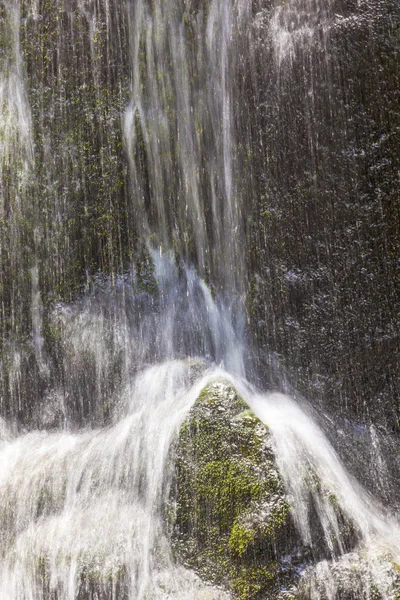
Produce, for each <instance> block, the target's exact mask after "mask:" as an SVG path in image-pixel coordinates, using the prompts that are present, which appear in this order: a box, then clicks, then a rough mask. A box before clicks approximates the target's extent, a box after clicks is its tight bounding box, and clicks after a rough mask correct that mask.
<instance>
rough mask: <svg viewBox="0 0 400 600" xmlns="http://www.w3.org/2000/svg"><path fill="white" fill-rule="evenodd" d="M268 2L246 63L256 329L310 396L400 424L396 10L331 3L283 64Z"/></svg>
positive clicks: (399, 14) (388, 4) (260, 10)
mask: <svg viewBox="0 0 400 600" xmlns="http://www.w3.org/2000/svg"><path fill="white" fill-rule="evenodd" d="M276 4H278V3H276ZM299 4H300V3H299ZM307 5H311V3H307V2H303V8H304V7H307ZM322 5H324V6H329V3H321V6H322ZM272 8H273V7H272V6H270V4H268V5H266V3H262V5H261V4H260V5H259V6H258V7H257V9H256V10H257V12H256V15H255V17H254V31H253V35H252V43H253V55H252V60H253V69H252V70H250V69H247V72H248V73H249V72H251V77H250V76H249V75H247V80H248V81H247V92H246V93H247V96H248V98H249V100H250V101H251V102H252V110H251V111H250V113H251V116H250V120H251V128H252V131H251V135H250V139H251V143H250V142H249V143H248V151H249V152H251V158H250V159H249V165H248V166H247V169H248V176H249V177H251V181H252V185H253V198H252V199H248V200H247V199H246V200H245V204H246V207H250V203H251V202H252V210H251V211H250V208H249V209H247V208H246V216H248V215H251V216H250V218H249V224H248V240H249V241H248V248H249V250H248V253H249V263H250V267H249V277H250V282H249V283H250V298H249V306H250V317H251V320H252V330H253V331H254V333H255V337H256V340H257V344H258V345H259V346H260V347H261V348H262V349H263V350H264V351H265V353H266V355H268V354H270V353H276V355H275V357H274V361H273V360H272V358H271V356H269V358H268V356H264V357H262V360H263V361H264V363H263V365H265V364H267V365H268V364H269V366H270V367H271V365H272V362H274V364H275V363H276V359H277V360H278V362H279V364H280V366H281V367H285V368H286V369H287V370H288V376H289V380H290V382H291V384H293V385H294V386H295V387H297V388H298V389H300V390H301V391H302V392H304V393H305V394H306V395H308V396H310V395H313V396H314V398H315V399H318V398H319V399H321V398H323V399H324V402H325V405H327V406H330V408H331V410H332V411H333V410H334V411H336V412H338V411H339V412H343V413H347V414H351V415H352V416H353V417H355V418H357V419H360V420H364V419H365V420H367V421H368V420H369V419H372V420H374V419H377V420H378V421H380V422H381V423H383V424H386V425H387V426H388V427H389V428H394V429H396V428H397V427H398V422H399V408H400V405H399V372H400V371H399V369H398V363H399V357H400V345H399V335H398V334H399V314H400V311H399V308H400V295H399V290H400V287H399V273H400V270H399V256H400V253H399V251H400V202H399V191H400V180H399V155H400V137H399V133H400V129H399V126H400V109H399V106H400V104H399V95H400V86H399V74H400V68H399V67H400V59H399V24H400V7H399V5H398V3H397V2H393V1H390V0H389V1H384V2H358V3H352V2H344V3H343V2H331V3H330V8H329V11H328V13H327V15H325V16H326V27H325V28H324V27H322V26H321V27H319V29H318V28H317V33H316V34H315V35H314V37H313V40H312V42H308V43H307V41H305V42H304V43H303V45H299V46H296V45H295V48H294V51H293V54H292V56H291V57H289V58H286V59H283V60H282V62H281V63H280V65H279V61H277V60H276V57H275V58H274V52H276V49H275V48H274V42H273V40H272V37H273V36H272V33H271V20H270V19H271V14H272V12H273V11H272ZM314 8H315V9H316V6H315V7H314ZM321 18H322V17H321ZM249 90H251V92H250V93H249ZM253 200H254V201H253Z"/></svg>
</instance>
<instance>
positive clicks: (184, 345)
mask: <svg viewBox="0 0 400 600" xmlns="http://www.w3.org/2000/svg"><path fill="white" fill-rule="evenodd" d="M100 4H102V3H100ZM104 4H105V7H103V8H104V13H105V14H106V15H109V11H110V7H109V5H108V3H107V2H105V3H104ZM189 4H190V3H189ZM194 4H195V3H194ZM199 4H201V3H199ZM326 5H327V6H328V7H329V5H330V4H329V3H326ZM7 6H8V7H9V9H10V12H9V14H10V15H11V16H10V22H9V25H8V26H7V27H8V32H9V35H10V37H11V38H12V45H11V47H12V52H11V55H10V56H11V58H10V60H9V62H8V63H7V64H6V66H5V67H4V73H3V75H2V79H1V82H0V107H1V108H2V110H3V111H5V113H4V114H5V118H3V120H2V126H3V123H4V124H5V125H4V127H5V130H4V131H5V133H4V134H3V131H2V130H1V131H0V133H2V134H3V135H2V137H1V138H0V143H2V144H3V150H4V152H3V156H5V158H4V159H2V162H1V164H0V176H1V177H3V170H4V168H9V160H10V155H13V156H15V155H17V154H18V158H19V163H21V164H23V165H25V167H26V169H28V166H27V165H29V169H31V168H32V164H33V161H34V156H33V155H34V148H33V146H32V138H31V117H30V110H29V106H28V104H27V99H26V93H25V91H24V83H23V67H22V58H21V54H20V50H19V46H18V39H19V37H18V36H19V34H18V32H17V29H18V27H17V23H18V22H19V13H18V4H17V3H16V2H12V3H10V4H7ZM316 6H319V3H316V2H305V1H304V2H303V1H302V2H288V3H286V4H285V5H283V4H282V5H279V6H278V5H277V6H276V9H275V12H274V14H273V17H272V25H273V26H272V31H273V32H275V38H274V42H275V49H276V57H277V60H278V62H279V63H280V64H282V63H283V61H284V60H285V59H286V58H287V57H291V58H292V57H293V53H294V52H295V50H294V48H295V44H296V43H298V42H299V41H300V42H302V41H304V39H307V40H308V41H309V40H310V39H311V38H312V35H314V33H313V32H314V30H315V28H316V27H317V22H318V24H319V26H321V27H322V28H323V27H325V25H326V23H327V20H328V16H329V10H326V11H322V13H321V12H318V11H316ZM76 10H77V11H78V13H79V11H81V13H82V14H85V18H87V14H88V13H87V7H86V5H85V4H84V3H78V4H77V7H76ZM79 14H80V13H79ZM310 14H313V15H314V17H315V19H314V21H315V22H314V21H313V20H312V19H311V20H310V18H309V16H310ZM321 14H322V16H321ZM126 15H127V22H128V31H129V36H130V40H129V43H130V65H131V71H132V80H131V91H130V99H129V102H128V106H127V107H126V109H125V111H124V116H123V129H124V142H125V147H126V153H127V156H128V162H129V178H130V187H131V191H132V198H134V214H135V216H136V220H137V224H138V225H137V226H138V229H139V235H140V236H141V237H142V238H143V239H145V240H146V244H147V252H148V254H149V255H150V262H151V265H152V267H153V268H154V272H152V273H151V281H150V284H151V285H150V287H151V286H152V289H151V290H150V291H149V289H144V286H143V285H142V283H141V281H140V277H139V274H138V273H136V272H135V269H134V267H132V268H131V270H130V271H129V272H128V273H125V275H123V276H115V277H106V276H104V278H102V277H101V276H98V278H97V279H96V278H94V283H93V285H92V291H91V293H89V291H88V292H87V294H86V295H82V297H81V298H80V299H78V300H76V301H75V302H73V303H69V304H67V303H60V304H59V305H57V306H56V307H55V308H54V310H53V311H52V313H51V317H50V328H53V330H54V331H55V332H56V333H55V335H57V336H58V337H59V338H60V339H61V342H60V353H59V356H58V359H59V362H60V363H62V368H63V374H64V380H63V381H56V383H55V384H54V386H53V388H52V390H51V394H48V396H49V397H48V398H47V400H48V405H49V407H50V409H51V407H52V406H53V408H54V406H56V409H55V410H57V411H58V413H59V415H58V417H57V419H58V420H57V421H54V422H53V421H51V419H52V418H53V417H52V416H51V415H50V417H49V419H50V420H49V427H48V429H49V431H47V430H46V429H44V430H43V431H32V432H28V433H27V432H21V431H19V432H18V431H15V429H14V428H13V427H11V426H9V425H8V424H7V422H6V421H4V420H2V421H0V542H1V543H0V600H3V599H4V600H50V599H54V598H56V599H57V600H74V599H80V600H86V599H88V598H98V597H101V598H107V599H109V598H110V599H111V598H113V599H115V600H118V599H119V600H121V599H125V598H127V599H128V598H129V599H132V600H142V599H143V600H144V599H146V600H150V599H154V600H156V599H157V600H162V599H165V600H167V599H169V598H174V599H177V600H180V599H182V600H183V599H186V598H194V599H198V600H202V599H204V600H205V599H206V598H212V599H215V600H218V599H221V600H224V599H225V598H228V594H227V593H225V592H224V591H221V590H219V589H217V588H215V587H212V586H209V585H207V584H205V583H204V582H202V581H201V580H200V579H199V578H198V577H197V576H196V575H195V574H193V573H192V572H190V571H189V570H188V569H185V568H183V567H180V566H178V565H176V564H175V563H174V560H173V557H172V554H171V549H170V547H169V540H168V538H167V534H166V533H165V527H164V522H163V510H164V502H165V498H166V497H167V495H168V489H169V485H170V484H171V477H172V474H171V470H172V468H173V464H172V462H171V456H170V448H171V444H172V442H173V440H174V438H175V436H176V434H177V432H178V431H179V427H180V425H181V423H182V421H183V419H184V418H185V416H186V415H187V413H188V412H189V410H190V408H191V407H192V406H193V404H194V403H195V401H196V399H197V398H198V396H199V394H200V392H201V391H202V390H203V389H204V387H205V386H206V385H207V384H208V383H210V382H212V381H215V380H216V379H220V378H223V379H226V380H227V381H229V382H231V384H232V385H233V386H234V387H235V388H236V389H237V390H238V392H239V393H240V394H241V396H242V397H243V398H244V399H245V400H246V402H247V403H248V404H249V406H250V407H251V408H252V410H253V411H254V413H255V414H256V415H257V416H258V417H259V419H260V420H261V421H262V422H263V423H265V424H266V425H267V426H268V427H269V429H270V431H271V434H272V438H273V444H274V448H275V452H276V461H277V465H278V467H279V470H280V472H281V474H282V477H283V480H284V483H285V486H286V489H287V492H288V494H289V496H290V498H291V501H292V513H293V519H294V521H295V524H296V526H297V529H298V532H299V538H301V540H302V542H303V543H304V544H305V545H307V546H308V547H310V548H311V549H312V550H313V549H314V548H315V547H316V545H317V544H316V542H315V539H314V525H315V523H311V519H315V520H316V522H317V524H318V527H319V530H321V529H322V533H323V537H324V541H325V543H326V545H327V547H328V550H329V558H330V560H329V561H327V560H326V561H320V563H319V564H318V565H317V570H316V575H315V573H314V575H312V577H311V579H310V583H309V585H310V591H309V596H308V597H310V598H312V599H314V598H325V597H327V598H329V600H331V599H334V598H336V595H335V594H336V591H337V590H336V587H335V586H336V583H335V580H334V577H333V575H332V568H331V567H332V565H333V569H334V567H335V565H338V564H339V563H341V562H345V561H346V557H347V556H348V554H349V553H348V552H347V550H346V547H345V544H344V543H343V541H342V539H341V532H340V526H339V521H338V513H337V511H335V510H334V509H333V504H332V501H331V500H332V496H334V498H335V502H336V504H337V506H338V507H339V509H340V511H341V513H342V515H344V516H345V517H346V518H347V519H349V521H351V523H352V525H353V527H354V536H355V538H356V541H357V543H356V545H355V550H354V549H353V550H354V552H358V551H359V552H360V553H364V555H365V556H366V559H365V560H366V563H367V564H368V570H366V575H365V578H364V579H362V581H361V583H359V588H357V589H358V592H357V593H359V594H360V596H359V597H360V598H361V597H365V598H370V597H372V596H370V595H369V591H368V589H369V588H368V586H369V585H370V581H371V578H372V580H373V582H374V583H375V584H376V585H378V586H379V589H380V591H381V594H382V597H383V598H385V599H387V600H389V599H391V598H392V596H391V595H390V593H391V592H390V585H391V583H392V581H391V574H390V573H387V574H385V573H382V572H381V571H380V570H379V560H378V558H377V557H378V556H379V554H385V553H387V554H388V555H390V557H391V560H393V561H395V562H397V563H398V562H400V527H399V525H398V523H397V522H396V519H395V518H394V517H393V516H391V515H389V514H388V513H386V512H385V510H384V509H383V507H381V506H380V505H379V504H378V503H377V502H375V501H374V500H373V499H372V498H371V497H370V495H369V494H368V493H367V491H366V490H365V489H363V488H362V486H361V485H359V484H358V483H356V481H355V480H354V479H353V478H352V477H351V476H350V475H349V474H348V473H347V472H346V469H345V467H344V465H343V464H342V463H341V461H340V460H339V458H338V456H337V454H336V453H335V451H334V449H333V447H332V446H331V445H330V443H329V442H328V440H327V438H326V436H325V435H324V433H323V431H322V430H321V428H320V427H319V426H318V425H317V424H316V422H315V421H314V420H313V418H312V417H311V416H310V415H309V414H308V413H307V411H306V410H303V409H302V408H301V407H300V405H298V404H297V403H296V402H295V401H294V400H291V399H290V398H289V397H287V396H284V395H281V394H266V393H261V392H260V391H259V390H257V389H256V387H255V386H253V385H252V383H251V382H252V381H254V380H255V377H254V376H253V374H252V370H251V367H249V366H248V363H249V362H250V361H248V360H246V355H247V353H248V348H247V346H246V340H245V333H244V321H245V317H244V306H243V305H244V294H245V292H246V276H245V267H244V262H245V261H244V257H243V255H242V254H243V252H242V243H243V238H244V231H243V229H244V228H243V224H242V221H243V219H242V217H241V214H242V200H241V197H240V191H239V188H240V185H239V179H240V169H239V165H238V164H237V162H238V159H237V156H236V152H235V148H236V145H237V143H238V140H237V139H236V131H235V102H236V100H237V99H236V97H235V93H234V80H235V73H236V71H235V68H236V63H235V61H236V60H237V58H236V57H235V56H234V53H233V51H232V39H233V37H234V36H235V35H236V34H238V32H240V31H241V30H242V29H243V28H245V27H246V25H247V23H248V19H249V8H248V7H247V4H246V2H244V1H242V0H237V1H235V2H228V1H223V0H212V1H211V2H209V3H208V6H207V8H205V7H200V8H199V7H197V8H196V7H194V6H193V7H192V10H189V11H186V9H184V8H183V7H182V3H181V2H179V1H178V0H163V1H160V2H147V1H145V0H137V1H135V2H133V3H129V6H128V9H127V12H126ZM321 19H322V25H321ZM89 20H90V19H89ZM91 23H92V25H91V26H92V27H94V25H93V23H94V21H92V22H91ZM300 42H299V43H300ZM92 50H93V56H95V50H94V47H93V49H92ZM93 61H94V58H93ZM13 96H15V97H16V99H17V100H16V104H17V106H18V110H17V111H14V113H12V112H11V111H10V102H11V98H12V97H13ZM3 140H5V141H3ZM27 172H28V171H27ZM24 173H25V172H22V174H21V173H20V176H21V177H22V178H24V177H26V176H27V175H25V174H24ZM19 210H20V209H19ZM3 212H4V207H2V214H3ZM193 265H195V266H193ZM30 269H31V270H30V272H31V279H32V286H31V298H32V301H31V315H32V317H31V320H32V329H33V345H34V349H35V353H36V355H37V360H38V363H39V366H40V368H41V371H43V373H47V372H50V370H51V367H52V365H51V364H50V362H46V355H45V353H44V352H43V348H42V346H43V339H42V322H41V310H42V309H41V297H40V290H39V279H38V271H37V266H36V262H35V261H34V262H33V264H32V265H31V266H30ZM206 281H207V282H208V283H206ZM147 287H149V286H147ZM91 377H92V379H93V380H94V381H95V385H94V386H92V385H90V381H92V380H91ZM246 377H247V379H248V381H247V380H246ZM75 379H76V380H77V381H76V382H75ZM78 380H79V382H78ZM82 381H83V382H86V381H87V382H88V383H87V384H86V385H85V383H84V384H82V385H81V382H82ZM111 381H113V385H111V384H110V382H111ZM115 381H116V383H115ZM71 382H72V383H71ZM78 383H79V385H78ZM75 384H76V385H75ZM66 388H68V389H67V391H66ZM74 402H75V403H76V404H77V405H79V404H82V407H79V410H77V412H78V413H79V414H83V415H84V417H85V419H86V420H85V421H84V423H83V425H84V427H83V428H82V429H81V430H79V429H78V428H77V426H76V422H74V419H73V418H72V417H71V414H70V412H71V411H69V407H68V405H69V404H71V403H72V404H73V403H74ZM83 405H85V406H89V408H90V410H89V412H90V414H86V413H85V410H84V408H83ZM53 416H54V415H53ZM55 422H56V423H57V424H56V425H54V423H55ZM80 425H82V423H81V424H80ZM310 474H311V475H310ZM310 476H311V477H314V478H315V479H316V480H317V481H318V486H315V487H310V481H309V478H310ZM328 498H330V500H329V501H328ZM318 569H319V571H318ZM313 577H314V579H313ZM95 578H97V579H96V581H100V591H99V590H95V589H94V587H93V585H94V584H93V581H94V579H95ZM322 580H324V582H323V583H321V581H322ZM321 585H325V588H324V589H323V590H322V591H321V589H322V588H321ZM351 585H353V584H352V582H351V581H350V582H349V586H351ZM328 588H329V589H328ZM349 589H350V590H351V587H350V588H349ZM96 594H102V595H101V596H98V595H96ZM324 594H325V595H324ZM361 594H364V596H362V595H361Z"/></svg>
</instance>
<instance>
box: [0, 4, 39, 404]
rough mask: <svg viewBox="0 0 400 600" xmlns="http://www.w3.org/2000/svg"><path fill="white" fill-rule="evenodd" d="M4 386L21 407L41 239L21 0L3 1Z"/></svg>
mask: <svg viewBox="0 0 400 600" xmlns="http://www.w3.org/2000/svg"><path fill="white" fill-rule="evenodd" d="M0 15H1V18H0V36H1V54H0V279H1V284H0V299H1V300H0V301H1V305H0V327H1V345H0V363H1V365H2V369H1V376H0V381H1V382H0V387H1V388H2V391H3V392H4V391H5V390H9V391H10V397H11V398H10V402H6V401H5V400H4V398H5V396H6V395H7V394H6V393H2V399H3V406H2V409H3V410H5V411H6V412H8V411H9V410H10V405H12V404H13V405H14V406H21V402H22V399H21V395H22V393H23V392H22V389H21V378H22V374H21V368H22V367H21V364H22V363H23V362H24V354H25V352H24V350H23V348H22V343H23V342H24V341H25V340H26V338H27V336H29V332H30V330H31V316H32V315H31V310H30V303H31V278H32V273H31V269H32V268H33V267H34V264H35V258H34V254H35V247H36V244H37V241H38V236H39V232H38V228H37V218H36V217H37V204H36V196H35V175H34V143H33V125H32V115H31V109H30V105H29V101H28V95H27V89H26V80H25V65H24V61H23V56H22V49H21V44H20V6H19V2H18V0H15V1H14V0H10V1H4V2H2V3H1V4H0Z"/></svg>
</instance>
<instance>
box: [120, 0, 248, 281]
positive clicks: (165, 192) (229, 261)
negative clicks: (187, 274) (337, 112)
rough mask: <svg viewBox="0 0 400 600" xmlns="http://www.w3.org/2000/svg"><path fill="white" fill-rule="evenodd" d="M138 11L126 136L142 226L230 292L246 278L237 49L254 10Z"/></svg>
mask: <svg viewBox="0 0 400 600" xmlns="http://www.w3.org/2000/svg"><path fill="white" fill-rule="evenodd" d="M130 10H131V14H130V44H131V51H130V52H131V58H130V60H131V65H132V84H131V85H132V93H131V99H130V103H129V106H128V107H127V110H126V113H125V120H124V133H125V143H126V148H127V152H128V156H129V163H130V174H131V185H132V194H133V198H132V201H133V203H134V205H135V210H136V215H137V221H138V223H139V226H140V227H141V232H142V234H143V235H144V236H147V237H150V238H151V239H152V243H153V244H154V245H155V246H158V245H160V246H162V247H163V248H164V249H165V248H171V247H172V248H174V249H175V250H176V251H177V252H178V254H179V255H180V256H181V257H182V258H183V259H186V260H189V261H193V262H194V263H195V264H196V266H197V268H198V270H199V273H200V275H201V276H203V277H204V276H207V277H209V276H210V274H211V279H213V280H214V283H215V284H216V285H217V287H221V288H223V287H227V288H230V289H231V290H232V289H233V288H234V287H239V283H238V282H240V284H241V283H242V279H243V268H242V257H241V254H242V248H241V247H240V245H241V240H242V230H243V223H242V219H243V217H242V215H241V207H240V201H239V197H238V185H237V183H238V181H237V180H238V177H239V176H240V175H239V169H238V164H237V157H236V154H237V152H236V143H237V141H236V123H235V118H234V114H235V113H234V102H235V100H236V97H235V93H236V92H235V76H236V72H237V64H236V62H237V59H238V57H237V56H236V55H235V50H236V49H237V48H236V45H237V42H236V38H237V37H238V32H239V31H240V29H241V28H242V27H245V25H246V19H247V17H248V14H247V13H248V10H247V11H246V10H245V9H244V7H243V3H242V2H230V1H229V2H220V1H219V0H214V1H212V2H210V3H209V2H201V1H200V2H194V1H193V2H187V3H181V2H178V1H177V0H168V1H166V2H152V3H150V2H147V1H146V0H141V1H139V2H134V3H132V4H131V5H130Z"/></svg>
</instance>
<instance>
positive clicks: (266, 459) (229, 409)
mask: <svg viewBox="0 0 400 600" xmlns="http://www.w3.org/2000/svg"><path fill="white" fill-rule="evenodd" d="M171 499H172V504H171V506H172V508H173V510H172V515H173V516H172V521H173V530H172V539H173V547H174V550H175V554H176V556H177V558H178V560H179V561H182V562H183V563H184V564H185V565H187V566H189V567H191V568H193V569H194V570H195V571H197V572H198V573H199V574H200V575H201V576H202V577H204V578H205V579H206V580H211V581H213V582H215V583H218V584H220V585H223V586H224V587H226V588H227V589H229V590H230V591H232V592H233V594H234V596H235V597H238V598H241V599H242V600H247V599H250V598H254V599H255V598H266V597H268V598H271V597H274V598H275V597H278V594H279V593H280V590H281V589H287V588H288V587H289V585H290V584H291V582H292V581H293V579H294V567H293V563H290V562H289V561H287V560H285V559H284V557H285V556H286V555H288V554H291V555H292V554H295V550H296V546H298V539H297V540H296V537H297V536H296V533H295V531H294V527H293V524H292V520H291V516H290V511H289V503H288V500H287V498H286V496H285V492H284V490H283V487H282V482H281V479H280V476H279V474H278V472H277V470H276V468H275V464H274V456H273V452H272V449H271V446H270V441H269V433H268V430H267V428H266V427H265V426H264V425H263V424H262V423H261V422H260V421H259V420H258V419H257V418H256V417H255V416H254V414H253V413H252V412H251V411H250V410H249V407H248V406H247V404H245V402H243V400H241V399H240V398H239V397H238V395H237V393H236V392H235V390H234V389H233V388H232V387H231V386H230V385H229V384H227V383H224V382H222V381H219V382H215V383H213V384H211V385H209V386H208V387H207V388H205V389H204V390H203V392H202V394H201V395H200V397H199V399H198V400H197V402H196V403H195V405H194V406H193V408H192V409H191V411H190V413H189V415H188V417H187V419H186V420H185V422H184V423H183V425H182V427H181V430H180V434H179V439H178V442H177V447H176V479H175V484H174V485H173V487H172V491H171ZM294 562H295V561H294Z"/></svg>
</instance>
